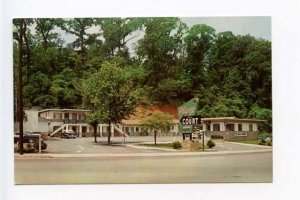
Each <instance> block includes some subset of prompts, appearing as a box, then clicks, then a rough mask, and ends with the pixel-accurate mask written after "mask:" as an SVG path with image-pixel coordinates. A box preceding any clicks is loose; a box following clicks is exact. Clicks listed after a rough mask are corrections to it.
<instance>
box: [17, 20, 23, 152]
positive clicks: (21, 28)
mask: <svg viewBox="0 0 300 200" xmlns="http://www.w3.org/2000/svg"><path fill="white" fill-rule="evenodd" d="M19 22H20V30H19V62H18V73H19V74H18V75H19V87H18V97H19V98H18V100H19V101H18V102H19V104H18V112H19V132H20V138H19V151H20V155H23V153H24V150H23V117H24V116H23V79H22V76H23V75H22V67H23V62H22V57H23V34H24V30H23V25H24V19H19Z"/></svg>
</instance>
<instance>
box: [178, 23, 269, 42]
mask: <svg viewBox="0 0 300 200" xmlns="http://www.w3.org/2000/svg"><path fill="white" fill-rule="evenodd" d="M181 20H182V21H183V22H184V23H186V24H187V25H188V26H189V27H191V26H193V25H195V24H202V23H203V24H207V25H209V26H211V27H213V28H214V29H215V30H216V32H217V33H219V32H224V31H232V32H233V33H234V34H235V35H247V34H250V35H251V36H254V37H256V38H263V39H266V40H269V41H271V17H193V18H191V17H187V18H181Z"/></svg>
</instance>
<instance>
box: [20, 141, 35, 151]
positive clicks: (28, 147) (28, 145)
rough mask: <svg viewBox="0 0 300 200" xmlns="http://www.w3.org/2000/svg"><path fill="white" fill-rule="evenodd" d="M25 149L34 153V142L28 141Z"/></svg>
mask: <svg viewBox="0 0 300 200" xmlns="http://www.w3.org/2000/svg"><path fill="white" fill-rule="evenodd" d="M23 151H24V153H34V152H35V148H34V147H33V146H32V144H30V143H26V145H25V147H24V149H23Z"/></svg>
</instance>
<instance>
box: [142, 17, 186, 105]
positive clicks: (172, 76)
mask: <svg viewBox="0 0 300 200" xmlns="http://www.w3.org/2000/svg"><path fill="white" fill-rule="evenodd" d="M144 26H145V36H144V37H143V38H142V39H141V40H139V41H138V46H137V56H138V58H139V59H140V61H141V63H142V65H143V66H144V68H145V70H146V74H147V76H146V77H145V80H144V84H145V85H147V87H145V89H147V91H145V92H147V93H148V97H149V98H152V101H153V102H164V101H166V100H165V99H162V98H161V97H163V96H161V93H164V90H165V89H167V90H169V91H171V92H172V93H173V92H174V90H173V89H171V88H166V87H160V88H159V86H160V83H161V81H163V80H164V79H168V80H165V84H164V86H168V85H169V86H172V87H173V86H174V84H176V85H178V84H180V82H182V81H186V80H188V79H184V80H181V79H182V78H183V77H182V76H181V74H182V69H181V68H182V60H181V57H182V55H183V54H184V50H183V41H182V38H183V35H184V34H185V32H186V30H187V26H186V24H184V23H183V22H181V21H180V19H179V18H171V17H170V18H147V19H146V20H145V25H144ZM174 80H180V81H179V82H176V81H174ZM173 94H174V93H173ZM175 94H178V93H177V92H176V93H175Z"/></svg>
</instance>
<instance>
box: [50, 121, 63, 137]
mask: <svg viewBox="0 0 300 200" xmlns="http://www.w3.org/2000/svg"><path fill="white" fill-rule="evenodd" d="M65 127H66V124H64V125H62V126H61V127H59V128H58V129H56V130H55V131H53V132H52V133H51V134H50V135H49V136H50V137H53V136H54V135H55V134H56V133H58V132H59V131H61V130H63V129H64V128H65Z"/></svg>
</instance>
